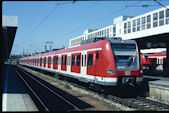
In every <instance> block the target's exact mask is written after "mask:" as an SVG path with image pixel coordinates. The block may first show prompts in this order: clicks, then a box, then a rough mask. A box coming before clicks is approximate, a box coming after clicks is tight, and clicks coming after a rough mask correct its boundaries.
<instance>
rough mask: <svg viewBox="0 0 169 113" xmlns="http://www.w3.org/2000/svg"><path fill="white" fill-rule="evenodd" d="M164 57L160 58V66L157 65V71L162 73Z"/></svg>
mask: <svg viewBox="0 0 169 113" xmlns="http://www.w3.org/2000/svg"><path fill="white" fill-rule="evenodd" d="M162 64H163V57H158V64H157V68H156V69H157V70H159V71H162V70H163V65H162Z"/></svg>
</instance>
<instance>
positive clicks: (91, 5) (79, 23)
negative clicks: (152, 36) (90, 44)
mask: <svg viewBox="0 0 169 113" xmlns="http://www.w3.org/2000/svg"><path fill="white" fill-rule="evenodd" d="M158 1H159V2H160V3H161V4H163V5H165V6H167V5H169V0H158ZM141 5H150V7H141ZM126 6H128V7H126ZM161 7H162V6H160V5H158V4H157V3H156V2H154V1H153V0H152V1H151V0H150V1H146V0H133V1H127V0H119V1H118V0H115V1H113V0H112V1H78V0H77V1H76V2H74V3H72V1H3V2H2V15H7V16H18V28H17V31H16V35H15V40H14V43H13V47H12V51H11V55H19V54H23V51H24V53H25V54H28V53H30V54H32V53H35V52H42V51H45V44H46V43H45V42H53V44H52V49H56V48H62V47H68V46H69V40H70V39H72V38H75V37H77V36H80V35H82V34H83V32H84V31H85V30H86V29H100V28H103V27H106V26H109V25H112V24H113V19H114V18H116V17H119V16H122V15H127V16H138V15H141V14H144V13H147V12H150V11H153V10H156V9H158V8H161ZM47 49H49V45H47Z"/></svg>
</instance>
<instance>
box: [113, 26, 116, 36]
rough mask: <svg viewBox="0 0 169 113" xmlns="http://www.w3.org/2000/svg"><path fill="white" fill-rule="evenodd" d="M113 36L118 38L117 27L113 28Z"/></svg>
mask: <svg viewBox="0 0 169 113" xmlns="http://www.w3.org/2000/svg"><path fill="white" fill-rule="evenodd" d="M113 36H116V27H115V26H114V27H113Z"/></svg>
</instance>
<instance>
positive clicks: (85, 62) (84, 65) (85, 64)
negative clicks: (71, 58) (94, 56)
mask: <svg viewBox="0 0 169 113" xmlns="http://www.w3.org/2000/svg"><path fill="white" fill-rule="evenodd" d="M84 66H86V55H85V59H84Z"/></svg>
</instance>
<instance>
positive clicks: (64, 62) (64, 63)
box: [64, 56, 67, 65]
mask: <svg viewBox="0 0 169 113" xmlns="http://www.w3.org/2000/svg"><path fill="white" fill-rule="evenodd" d="M66 62H67V57H66V56H65V62H64V65H66Z"/></svg>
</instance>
